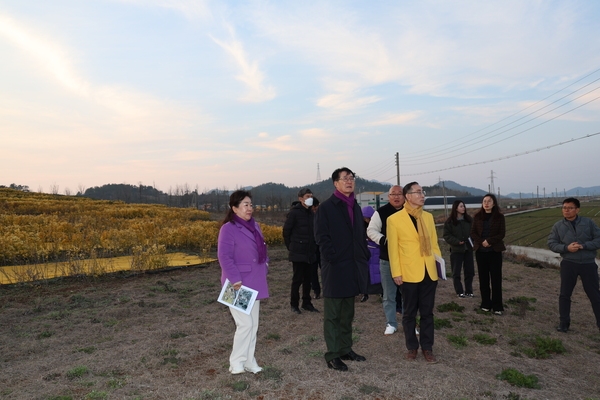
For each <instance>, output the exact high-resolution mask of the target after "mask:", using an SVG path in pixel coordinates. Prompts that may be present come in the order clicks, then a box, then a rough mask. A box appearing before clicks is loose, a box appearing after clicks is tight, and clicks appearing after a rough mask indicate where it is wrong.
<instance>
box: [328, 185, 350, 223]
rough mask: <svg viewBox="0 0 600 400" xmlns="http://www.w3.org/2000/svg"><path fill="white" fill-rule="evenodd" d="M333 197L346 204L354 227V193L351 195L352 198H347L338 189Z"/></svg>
mask: <svg viewBox="0 0 600 400" xmlns="http://www.w3.org/2000/svg"><path fill="white" fill-rule="evenodd" d="M333 195H334V196H335V197H337V198H338V199H340V200H342V201H343V202H344V203H346V206H347V208H348V215H349V216H350V223H351V224H352V226H354V203H355V201H354V193H350V196H345V195H344V194H343V193H342V192H340V191H339V190H337V189H336V191H335V192H333Z"/></svg>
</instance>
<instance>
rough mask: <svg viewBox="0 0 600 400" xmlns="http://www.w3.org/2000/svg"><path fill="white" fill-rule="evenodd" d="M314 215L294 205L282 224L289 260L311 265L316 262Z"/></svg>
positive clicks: (299, 205) (306, 209)
mask: <svg viewBox="0 0 600 400" xmlns="http://www.w3.org/2000/svg"><path fill="white" fill-rule="evenodd" d="M314 219H315V216H314V213H313V211H312V210H311V209H310V208H305V207H304V206H303V205H302V204H296V205H295V206H294V207H292V209H291V210H290V212H289V213H288V215H287V218H286V220H285V224H283V241H284V242H285V247H287V249H288V250H289V260H290V261H292V262H302V263H307V264H313V263H315V262H317V244H316V243H315V232H314V231H315V229H314Z"/></svg>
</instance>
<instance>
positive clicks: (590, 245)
mask: <svg viewBox="0 0 600 400" xmlns="http://www.w3.org/2000/svg"><path fill="white" fill-rule="evenodd" d="M573 242H577V243H579V244H582V245H583V249H582V250H578V251H576V252H574V253H571V252H570V251H569V250H567V246H569V245H570V244H571V243H573ZM548 247H549V248H550V250H552V251H553V252H555V253H560V255H561V257H562V258H563V260H568V261H571V262H574V263H577V264H591V263H593V262H595V258H596V251H597V250H598V249H600V228H598V225H596V224H595V223H594V221H592V220H591V219H589V218H586V217H580V216H577V219H575V228H574V227H573V224H572V223H571V221H568V220H566V219H564V218H563V219H562V220H560V221H558V222H557V223H555V224H554V226H553V227H552V231H551V232H550V235H549V236H548Z"/></svg>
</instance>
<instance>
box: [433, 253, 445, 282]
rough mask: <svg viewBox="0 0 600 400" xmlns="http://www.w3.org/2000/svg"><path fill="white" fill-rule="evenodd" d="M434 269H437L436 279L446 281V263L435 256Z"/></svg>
mask: <svg viewBox="0 0 600 400" xmlns="http://www.w3.org/2000/svg"><path fill="white" fill-rule="evenodd" d="M435 267H436V268H437V273H438V278H439V279H442V280H444V281H445V280H446V261H445V260H444V259H443V258H442V257H440V256H438V255H437V254H436V256H435Z"/></svg>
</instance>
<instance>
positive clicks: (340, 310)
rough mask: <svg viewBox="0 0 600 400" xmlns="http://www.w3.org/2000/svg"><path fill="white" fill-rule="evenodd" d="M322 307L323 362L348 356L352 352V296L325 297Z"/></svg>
mask: <svg viewBox="0 0 600 400" xmlns="http://www.w3.org/2000/svg"><path fill="white" fill-rule="evenodd" d="M323 307H324V312H323V334H324V336H325V344H326V345H327V353H325V361H331V360H333V359H334V358H336V357H341V356H344V355H346V354H348V353H349V352H350V350H352V321H353V320H354V296H352V297H343V298H332V297H325V298H324V300H323Z"/></svg>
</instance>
